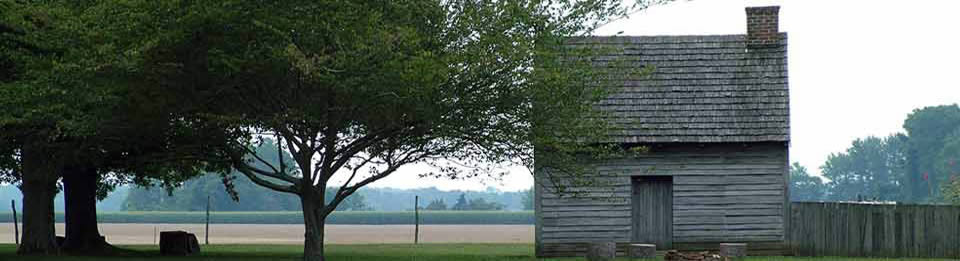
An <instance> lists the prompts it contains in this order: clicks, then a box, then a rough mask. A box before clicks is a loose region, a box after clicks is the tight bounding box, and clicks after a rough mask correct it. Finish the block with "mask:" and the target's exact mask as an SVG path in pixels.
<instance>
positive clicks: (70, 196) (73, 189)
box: [60, 164, 112, 255]
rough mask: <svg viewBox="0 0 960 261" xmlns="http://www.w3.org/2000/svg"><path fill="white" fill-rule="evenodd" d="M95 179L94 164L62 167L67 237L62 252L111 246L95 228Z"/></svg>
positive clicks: (85, 251) (83, 252) (101, 251)
mask: <svg viewBox="0 0 960 261" xmlns="http://www.w3.org/2000/svg"><path fill="white" fill-rule="evenodd" d="M98 180H99V174H98V173H97V169H96V168H93V167H90V166H84V165H82V164H81V165H72V166H68V167H66V168H64V173H63V194H64V205H65V209H64V210H65V211H66V213H65V220H64V221H65V223H66V233H65V236H66V240H65V241H64V243H63V245H62V246H60V247H61V249H62V250H63V252H65V253H69V254H77V255H104V254H109V253H110V250H112V246H110V245H109V244H107V242H106V241H105V240H104V238H103V237H101V236H100V230H99V229H98V228H97V181H98Z"/></svg>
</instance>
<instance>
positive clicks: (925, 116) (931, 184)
mask: <svg viewBox="0 0 960 261" xmlns="http://www.w3.org/2000/svg"><path fill="white" fill-rule="evenodd" d="M903 128H904V129H905V130H906V131H907V136H909V137H910V139H909V141H908V142H907V145H906V148H907V159H908V161H907V162H909V163H908V165H907V176H906V178H905V179H904V185H905V188H906V193H907V199H908V200H910V201H914V202H919V201H930V200H934V199H936V198H937V196H938V195H937V194H938V192H939V191H940V190H939V188H940V184H945V183H947V181H948V180H949V178H950V174H951V173H949V172H945V171H946V170H945V169H943V168H942V167H941V168H938V165H941V166H942V163H948V162H947V161H949V157H950V156H952V155H949V152H948V153H947V154H945V155H943V156H944V157H946V158H943V159H945V160H946V161H944V162H937V161H941V160H940V159H941V155H940V154H941V152H942V151H943V150H944V145H946V143H945V142H946V141H947V140H948V138H949V136H950V135H951V134H954V133H956V132H958V131H960V107H958V106H957V105H956V104H953V105H940V106H930V107H924V108H921V109H915V110H914V111H913V112H912V113H910V115H907V120H906V121H904V123H903ZM938 163H940V164H938Z"/></svg>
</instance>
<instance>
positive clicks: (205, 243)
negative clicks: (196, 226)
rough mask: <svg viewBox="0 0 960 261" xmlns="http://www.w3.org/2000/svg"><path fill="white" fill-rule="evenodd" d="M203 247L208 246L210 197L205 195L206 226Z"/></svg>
mask: <svg viewBox="0 0 960 261" xmlns="http://www.w3.org/2000/svg"><path fill="white" fill-rule="evenodd" d="M203 237H204V243H203V244H204V245H210V195H207V225H206V231H205V232H204V233H203Z"/></svg>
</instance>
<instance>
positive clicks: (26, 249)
mask: <svg viewBox="0 0 960 261" xmlns="http://www.w3.org/2000/svg"><path fill="white" fill-rule="evenodd" d="M38 145H39V144H37V143H34V142H31V141H28V142H26V143H25V144H24V145H23V150H22V151H21V160H22V162H23V172H22V175H23V176H22V184H21V187H20V190H21V192H23V236H22V238H21V240H20V242H21V244H20V248H18V249H17V254H20V255H53V254H58V253H59V250H58V248H57V241H56V229H55V227H54V221H55V220H54V214H53V198H54V196H56V195H57V172H56V168H55V167H53V165H55V164H53V161H52V160H50V154H49V153H47V151H45V150H44V149H42V148H41V147H39V146H38Z"/></svg>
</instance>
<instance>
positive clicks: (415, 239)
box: [413, 196, 420, 245]
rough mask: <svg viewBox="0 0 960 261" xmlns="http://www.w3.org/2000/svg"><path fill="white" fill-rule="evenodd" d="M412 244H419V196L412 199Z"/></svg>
mask: <svg viewBox="0 0 960 261" xmlns="http://www.w3.org/2000/svg"><path fill="white" fill-rule="evenodd" d="M413 220H414V221H413V223H414V228H413V244H414V245H416V244H419V243H420V196H414V197H413Z"/></svg>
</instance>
